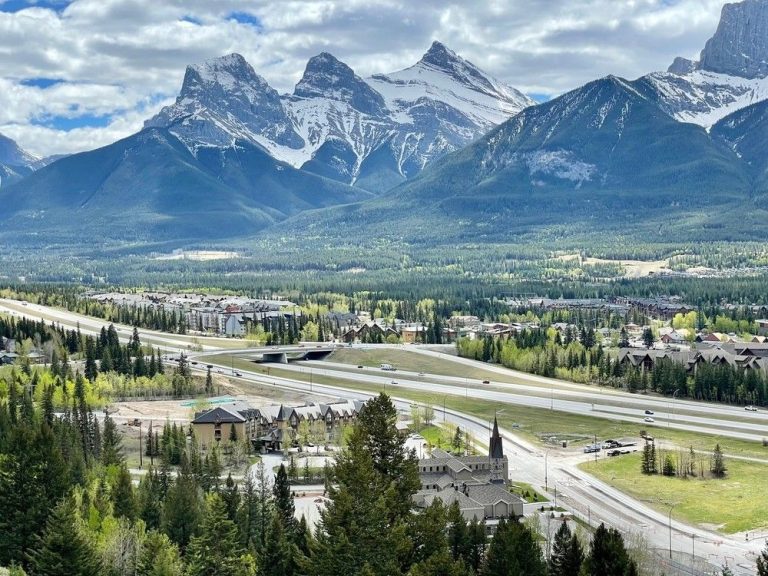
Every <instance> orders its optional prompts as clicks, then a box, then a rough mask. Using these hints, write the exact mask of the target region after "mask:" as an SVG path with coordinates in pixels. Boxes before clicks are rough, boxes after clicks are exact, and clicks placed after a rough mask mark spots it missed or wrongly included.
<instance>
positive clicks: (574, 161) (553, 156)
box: [523, 150, 597, 187]
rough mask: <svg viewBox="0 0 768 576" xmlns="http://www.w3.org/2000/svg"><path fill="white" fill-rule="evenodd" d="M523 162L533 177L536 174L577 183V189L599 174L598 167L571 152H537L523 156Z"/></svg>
mask: <svg viewBox="0 0 768 576" xmlns="http://www.w3.org/2000/svg"><path fill="white" fill-rule="evenodd" d="M523 160H524V161H525V164H526V166H527V167H528V171H529V172H530V174H531V176H532V177H533V176H535V175H536V174H544V175H546V176H555V177H556V178H560V179H562V180H570V181H572V182H575V183H576V184H577V187H579V186H581V184H582V183H583V182H585V181H589V180H591V179H592V176H594V175H595V173H596V172H597V166H595V165H594V164H589V163H587V162H582V161H580V160H579V159H578V158H576V155H575V154H574V153H573V152H570V151H569V150H536V151H535V152H530V153H528V154H523Z"/></svg>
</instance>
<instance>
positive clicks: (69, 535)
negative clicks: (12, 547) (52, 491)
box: [29, 498, 102, 576]
mask: <svg viewBox="0 0 768 576" xmlns="http://www.w3.org/2000/svg"><path fill="white" fill-rule="evenodd" d="M77 518H78V517H77V512H76V509H75V506H74V505H73V503H72V501H71V499H69V498H68V499H65V500H64V501H63V502H62V503H61V504H59V505H58V506H56V508H54V510H53V512H52V513H51V515H50V517H49V518H48V520H47V521H46V524H45V531H44V533H43V535H42V536H41V537H40V538H39V539H38V542H37V544H36V546H35V547H34V549H33V551H32V552H30V554H29V562H30V566H31V568H32V573H33V574H35V576H100V575H101V574H102V567H101V565H100V562H99V559H98V557H97V555H96V553H95V551H94V550H93V548H92V546H91V543H90V542H89V540H88V537H87V536H86V535H85V534H84V533H83V532H82V530H81V529H80V527H79V526H78V519H77Z"/></svg>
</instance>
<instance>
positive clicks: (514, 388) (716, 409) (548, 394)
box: [302, 355, 768, 429]
mask: <svg viewBox="0 0 768 576" xmlns="http://www.w3.org/2000/svg"><path fill="white" fill-rule="evenodd" d="M452 358H455V357H452V356H447V355H443V357H442V359H443V360H445V361H446V362H451V361H452ZM302 364H304V365H308V366H312V367H313V368H314V367H324V368H326V369H335V370H340V371H342V372H350V373H354V372H357V373H359V374H379V375H380V374H382V371H381V369H379V368H371V367H364V368H357V369H356V368H354V367H353V366H351V365H349V364H341V363H338V362H330V361H311V362H302ZM386 374H390V375H392V379H394V380H399V379H402V377H403V376H404V377H405V378H412V379H418V380H416V381H419V382H421V381H425V379H426V380H428V381H429V382H435V383H446V384H452V385H455V386H459V387H461V388H465V389H466V388H472V389H473V390H474V389H478V388H485V389H488V390H493V389H495V390H501V391H503V390H508V391H510V392H512V393H518V394H526V395H532V396H538V397H540V398H546V399H548V400H551V399H552V398H576V399H578V400H581V401H584V402H589V403H590V404H599V405H600V406H603V407H608V406H623V407H634V410H635V412H633V413H640V414H642V413H643V412H644V411H645V410H648V409H650V410H652V411H653V412H654V416H656V415H659V416H661V415H664V416H665V418H670V417H671V419H673V420H674V419H675V418H677V417H678V416H682V415H685V414H690V415H691V416H695V414H705V415H708V416H720V417H721V418H723V419H731V420H733V421H734V423H738V425H737V428H742V429H743V428H745V427H747V428H748V427H749V426H751V425H752V424H755V425H757V426H760V425H765V426H768V411H757V412H748V411H745V410H744V408H743V407H742V406H728V405H722V404H709V403H704V402H692V401H690V400H682V399H677V398H676V399H675V400H674V401H672V399H671V398H665V397H660V396H647V395H643V394H628V393H622V392H620V391H614V390H612V389H608V390H606V392H610V393H604V392H603V389H602V388H598V392H595V386H585V385H573V386H578V387H579V389H578V390H571V389H562V388H555V387H554V386H553V388H552V389H547V388H542V387H540V386H530V385H525V384H515V383H510V382H504V381H496V380H490V381H488V384H485V383H484V381H482V382H481V381H480V380H478V379H476V378H475V379H472V378H464V377H460V376H445V375H437V374H424V375H423V376H420V374H421V373H417V372H409V371H404V370H398V371H397V372H386ZM398 375H400V378H398ZM552 382H553V383H560V384H562V381H560V380H553V381H552ZM637 411H639V412H637Z"/></svg>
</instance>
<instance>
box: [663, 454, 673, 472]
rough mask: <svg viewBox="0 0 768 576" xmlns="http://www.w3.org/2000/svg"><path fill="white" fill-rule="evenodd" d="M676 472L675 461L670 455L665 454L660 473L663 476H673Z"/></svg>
mask: <svg viewBox="0 0 768 576" xmlns="http://www.w3.org/2000/svg"><path fill="white" fill-rule="evenodd" d="M676 472H677V468H676V467H675V460H674V459H673V458H672V454H667V455H666V456H665V457H664V465H663V466H662V468H661V473H662V474H663V475H664V476H674V475H675V473H676Z"/></svg>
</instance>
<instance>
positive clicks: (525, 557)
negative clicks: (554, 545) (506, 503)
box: [480, 519, 547, 576]
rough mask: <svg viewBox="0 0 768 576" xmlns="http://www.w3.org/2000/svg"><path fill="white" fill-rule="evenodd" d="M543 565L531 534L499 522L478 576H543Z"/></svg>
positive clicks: (515, 525)
mask: <svg viewBox="0 0 768 576" xmlns="http://www.w3.org/2000/svg"><path fill="white" fill-rule="evenodd" d="M546 573H547V569H546V564H545V563H544V558H543V556H542V553H541V548H540V547H539V545H538V543H537V542H536V537H535V535H534V534H533V532H532V531H531V530H530V529H529V528H528V527H527V526H524V525H522V524H520V523H519V522H516V521H514V520H512V521H509V522H507V521H506V520H504V519H502V520H501V521H500V522H499V525H498V527H497V529H496V534H495V535H494V537H493V539H492V540H491V545H490V546H489V548H488V555H487V556H486V558H485V562H484V564H483V568H482V570H481V571H480V574H481V576H500V575H503V576H545V575H546Z"/></svg>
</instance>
